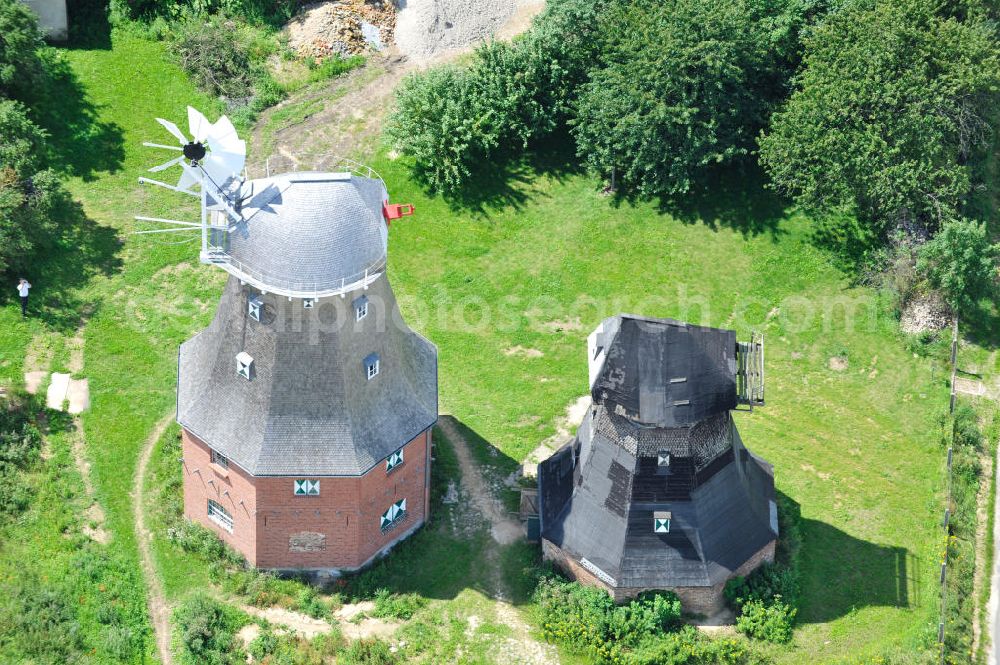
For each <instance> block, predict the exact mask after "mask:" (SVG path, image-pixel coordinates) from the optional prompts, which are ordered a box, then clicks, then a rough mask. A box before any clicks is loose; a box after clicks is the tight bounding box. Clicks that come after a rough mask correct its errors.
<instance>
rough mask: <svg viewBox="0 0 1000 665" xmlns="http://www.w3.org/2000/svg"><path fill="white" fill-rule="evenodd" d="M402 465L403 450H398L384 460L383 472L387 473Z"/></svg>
mask: <svg viewBox="0 0 1000 665" xmlns="http://www.w3.org/2000/svg"><path fill="white" fill-rule="evenodd" d="M402 463H403V449H402V448H400V449H399V450H397V451H396V452H394V453H393V454H391V455H389V456H388V457H387V458H385V472H386V473H389V472H390V471H392V470H393V469H395V468H396V467H398V466H400V465H401V464H402Z"/></svg>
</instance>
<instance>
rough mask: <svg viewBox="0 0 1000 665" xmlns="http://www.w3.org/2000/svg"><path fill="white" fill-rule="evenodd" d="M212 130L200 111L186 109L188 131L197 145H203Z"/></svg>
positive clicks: (192, 108) (210, 124)
mask: <svg viewBox="0 0 1000 665" xmlns="http://www.w3.org/2000/svg"><path fill="white" fill-rule="evenodd" d="M211 129H212V123H210V122H209V121H208V118H206V117H205V116H204V115H202V113H201V111H199V110H197V109H196V108H194V107H191V106H189V107H188V130H190V132H191V136H192V137H194V140H195V141H196V142H198V143H203V142H204V141H205V139H206V138H208V133H209V131H211Z"/></svg>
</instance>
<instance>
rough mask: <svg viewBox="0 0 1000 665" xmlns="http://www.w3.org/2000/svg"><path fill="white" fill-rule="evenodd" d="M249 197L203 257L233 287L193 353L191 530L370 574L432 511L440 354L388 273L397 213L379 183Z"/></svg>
mask: <svg viewBox="0 0 1000 665" xmlns="http://www.w3.org/2000/svg"><path fill="white" fill-rule="evenodd" d="M241 197H242V200H243V201H244V203H243V205H242V210H241V216H242V220H243V221H242V222H240V223H238V224H235V225H233V226H229V227H228V229H226V230H222V229H224V228H225V226H226V224H225V222H224V220H222V219H221V218H222V213H218V212H217V213H215V214H216V215H217V217H218V218H219V220H217V221H216V222H214V223H213V226H211V227H210V229H212V230H211V231H209V234H210V237H209V240H208V241H207V242H206V245H205V246H206V248H207V249H206V250H205V251H203V255H202V260H203V261H206V262H208V263H213V264H217V265H219V266H220V267H222V268H223V269H225V270H226V271H227V272H229V273H230V274H231V277H230V279H229V282H228V284H227V285H226V288H225V291H224V292H223V294H222V298H221V300H220V302H219V307H218V310H217V311H216V314H215V319H214V320H213V321H212V324H211V326H210V327H209V328H208V329H206V330H204V331H202V332H201V333H199V334H198V335H196V336H195V337H193V338H192V339H190V340H188V341H187V342H185V343H184V344H182V345H181V348H180V353H179V361H178V387H177V420H178V422H179V423H180V424H181V426H182V428H183V434H182V436H183V450H184V459H183V463H184V514H185V516H186V517H187V518H188V519H191V520H193V521H195V522H197V523H199V524H203V525H204V526H206V527H208V528H209V529H212V530H213V531H215V532H216V533H218V534H219V535H220V536H221V537H222V539H223V540H225V541H226V542H227V543H229V544H230V545H232V546H233V547H234V548H236V549H237V550H239V551H240V552H241V553H242V554H243V555H244V556H246V558H247V560H248V561H249V562H250V563H252V564H254V565H256V566H258V567H262V568H272V569H283V570H302V569H306V570H352V569H357V568H359V567H361V566H364V565H365V564H366V563H368V562H369V561H371V560H372V559H373V558H375V557H377V556H378V555H379V554H381V553H384V552H386V551H387V550H388V549H389V548H390V547H391V546H392V545H393V544H395V543H396V542H398V541H399V540H401V539H403V538H405V537H406V536H407V535H409V534H410V533H412V532H413V531H414V530H415V529H417V528H418V527H419V526H420V525H421V524H423V522H424V521H425V520H426V519H427V515H428V510H429V496H430V495H429V488H430V460H431V427H432V426H433V424H434V423H435V421H436V419H437V351H436V349H435V347H434V345H432V344H431V343H430V342H429V341H427V340H426V339H424V338H423V337H421V336H420V335H418V334H417V333H415V332H413V331H412V330H410V329H409V328H408V327H407V326H406V324H405V323H404V322H403V320H402V318H401V316H400V313H399V309H398V307H397V305H396V300H395V297H394V295H393V292H392V288H391V286H390V285H389V282H388V279H387V277H386V275H385V265H386V247H387V239H388V223H389V218H390V217H392V216H394V215H393V212H392V210H393V209H392V207H391V206H389V205H388V195H387V193H386V190H385V186H384V184H383V183H382V181H381V179H379V178H377V177H374V174H373V173H371V172H367V173H366V174H365V175H360V174H358V173H356V172H355V173H352V172H344V173H315V172H308V173H292V174H285V175H282V176H276V177H270V178H266V179H260V180H252V181H249V182H246V183H243V184H242V187H241Z"/></svg>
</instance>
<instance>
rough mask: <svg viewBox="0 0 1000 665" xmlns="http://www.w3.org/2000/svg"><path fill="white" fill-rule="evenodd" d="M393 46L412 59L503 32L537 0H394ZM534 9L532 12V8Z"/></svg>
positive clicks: (424, 57) (430, 55) (455, 47)
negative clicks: (397, 8) (396, 13)
mask: <svg viewBox="0 0 1000 665" xmlns="http://www.w3.org/2000/svg"><path fill="white" fill-rule="evenodd" d="M397 4H398V5H399V14H398V16H397V17H396V46H397V47H398V48H399V50H400V52H401V53H402V54H404V55H406V56H409V57H410V58H411V59H412V60H415V61H418V62H420V61H426V60H428V59H430V58H432V57H434V56H436V55H439V54H441V53H447V52H448V51H453V50H457V49H461V48H463V47H466V46H468V45H469V44H472V43H474V42H477V41H481V40H484V39H487V38H489V37H492V36H494V35H498V34H502V33H504V32H505V30H504V27H505V26H506V25H507V23H508V22H510V21H512V20H515V19H516V18H517V15H518V14H519V13H522V12H524V11H525V10H528V11H531V10H534V11H537V10H538V9H540V8H541V6H543V4H544V3H541V2H538V1H537V0H478V1H476V2H470V0H397ZM532 13H534V12H532Z"/></svg>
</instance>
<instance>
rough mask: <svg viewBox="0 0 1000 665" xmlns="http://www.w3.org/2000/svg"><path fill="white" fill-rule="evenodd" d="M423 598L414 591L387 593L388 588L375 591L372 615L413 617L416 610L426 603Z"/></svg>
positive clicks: (405, 618)
mask: <svg viewBox="0 0 1000 665" xmlns="http://www.w3.org/2000/svg"><path fill="white" fill-rule="evenodd" d="M426 602H427V601H425V600H424V599H423V598H421V597H420V596H418V595H417V594H415V593H404V594H398V593H389V590H388V589H379V590H377V591H376V592H375V609H374V610H372V616H374V617H378V618H392V619H403V620H407V619H410V618H412V617H413V615H414V614H415V613H416V611H417V610H419V609H420V608H421V607H423V606H424V605H425V604H426Z"/></svg>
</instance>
